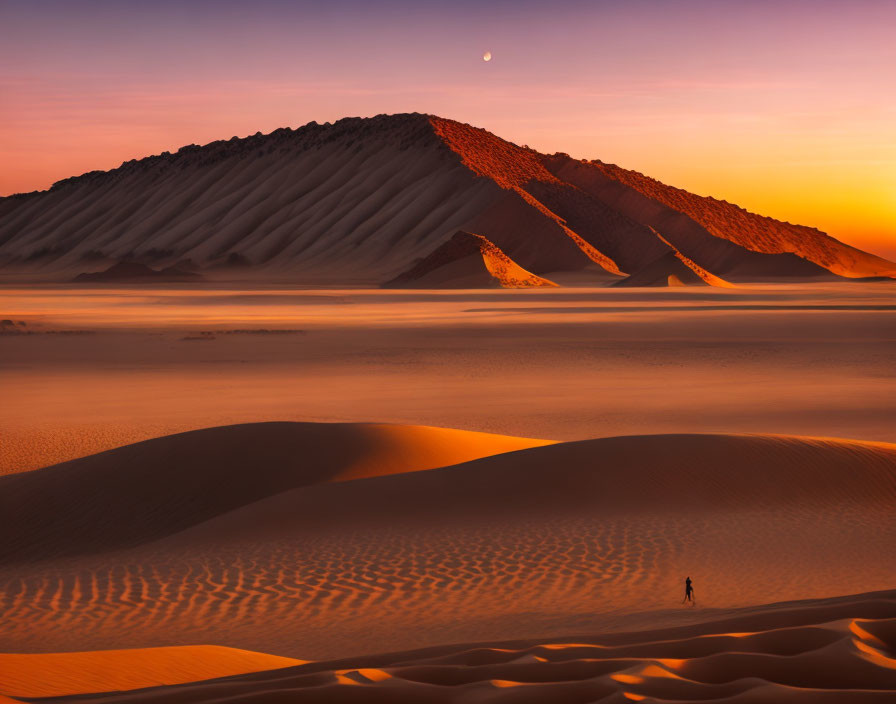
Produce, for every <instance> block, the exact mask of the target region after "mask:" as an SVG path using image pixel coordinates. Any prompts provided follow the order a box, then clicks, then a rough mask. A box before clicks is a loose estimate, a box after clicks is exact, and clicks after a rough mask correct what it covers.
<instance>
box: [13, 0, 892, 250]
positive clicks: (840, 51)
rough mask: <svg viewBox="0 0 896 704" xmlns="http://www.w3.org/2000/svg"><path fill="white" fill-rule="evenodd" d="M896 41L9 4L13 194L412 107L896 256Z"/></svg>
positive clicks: (801, 5)
mask: <svg viewBox="0 0 896 704" xmlns="http://www.w3.org/2000/svg"><path fill="white" fill-rule="evenodd" d="M894 26H896V4H894V3H893V2H891V1H889V0H879V1H875V0H858V1H856V2H850V3H847V2H807V1H806V2H803V1H791V2H780V3H773V2H764V1H757V2H746V1H744V2H737V1H733V0H732V1H730V2H712V1H711V0H686V1H684V2H648V1H638V0H636V1H630V2H621V1H618V2H587V3H586V2H558V3H534V2H525V1H524V2H491V3H487V4H484V3H474V2H468V1H460V2H454V3H450V4H448V5H446V4H444V3H435V2H426V1H423V2H420V1H416V2H411V1H410V0H394V1H391V2H378V3H374V2H345V1H343V0H337V1H335V2H330V3H326V4H324V3H302V2H289V3H288V2H272V1H270V0H268V1H261V2H256V3H251V4H250V3H237V2H228V1H221V2H214V3H212V2H205V1H201V0H200V1H197V2H191V3H176V2H168V1H160V2H155V3H151V4H146V3H137V2H131V1H128V0H125V1H122V2H111V1H102V0H93V1H82V2H77V1H75V2H52V1H47V2H39V3H37V2H24V1H19V2H15V1H10V0H4V1H3V2H2V3H0V63H2V65H3V67H4V71H3V72H2V75H0V96H2V97H0V124H2V125H3V129H2V130H0V162H2V163H3V169H2V171H0V194H3V195H7V194H10V193H15V192H23V191H31V190H36V189H44V188H47V187H49V186H50V184H51V183H53V182H54V181H56V180H59V179H62V178H66V177H68V176H72V175H76V174H80V173H83V172H85V171H90V170H94V169H109V168H112V167H115V166H117V165H118V164H120V163H121V162H122V161H125V160H127V159H132V158H140V157H143V156H146V155H149V154H154V153H159V152H161V151H164V150H171V151H174V150H176V149H177V148H178V147H180V146H182V145H185V144H190V143H197V144H203V143H206V142H209V141H212V140H214V139H221V138H229V137H230V136H232V135H240V136H245V135H248V134H252V133H255V132H256V131H262V132H268V131H271V130H273V129H275V128H277V127H281V126H293V127H295V126H298V125H301V124H304V123H305V122H308V121H310V120H317V121H319V122H324V121H332V120H335V119H338V118H340V117H343V116H346V115H358V116H370V115H375V114H378V113H396V112H404V111H420V112H428V113H434V114H440V115H447V116H450V117H453V118H455V119H458V120H461V121H466V122H470V123H472V124H476V125H479V126H482V127H485V128H487V129H489V130H490V131H492V132H495V133H498V134H500V135H502V136H504V137H506V138H508V139H511V140H513V141H515V142H517V143H520V144H529V145H530V146H532V147H534V148H537V149H539V150H540V151H543V152H554V151H565V152H568V153H570V154H571V155H573V156H576V157H587V158H600V159H602V160H604V161H608V162H614V163H618V164H620V165H622V166H625V167H628V168H633V169H637V170H639V171H642V172H645V173H649V174H651V175H652V176H655V177H656V178H659V179H661V180H663V181H665V182H666V183H670V184H674V185H676V186H679V187H682V188H685V189H687V190H690V191H692V192H696V193H700V194H706V195H713V196H715V197H717V198H722V199H727V200H729V201H732V202H736V203H738V204H739V205H742V206H744V207H746V208H748V209H750V210H752V211H755V212H759V213H762V214H767V215H770V216H773V217H776V218H779V219H782V220H788V221H790V222H799V223H802V224H806V225H810V226H817V227H819V228H820V229H822V230H825V231H827V232H830V233H831V234H832V235H834V236H836V237H838V238H840V239H842V240H845V241H848V242H850V243H851V244H854V245H856V246H859V247H862V248H864V249H868V250H871V251H874V252H876V253H879V254H882V255H884V256H889V257H890V258H893V257H894V256H896V196H894V192H893V183H894V182H896V97H894V92H893V90H892V86H893V85H896V48H894V44H893V42H892V28H893V27H894ZM484 47H488V50H489V51H491V52H492V54H493V55H494V57H495V58H494V59H493V60H492V61H490V62H484V61H483V60H482V56H483V51H484Z"/></svg>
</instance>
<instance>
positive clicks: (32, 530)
mask: <svg viewBox="0 0 896 704" xmlns="http://www.w3.org/2000/svg"><path fill="white" fill-rule="evenodd" d="M546 443H548V441H543V440H530V439H526V438H514V437H508V436H502V435H490V434H487V433H475V432H466V431H459V430H449V429H444V428H427V427H415V426H390V425H375V424H349V423H346V424H341V423H333V424H326V423H252V424H246V425H240V426H229V427H222V428H208V429H205V430H196V431H192V432H187V433H181V434H178V435H171V436H167V437H164V438H157V439H155V440H147V441H145V442H141V443H137V444H134V445H128V446H125V447H122V448H118V449H115V450H109V451H107V452H103V453H100V454H98V455H93V456H90V457H85V458H82V459H78V460H73V461H70V462H66V463H63V464H60V465H56V466H53V467H47V468H45V469H42V470H35V471H32V472H25V473H22V474H16V475H10V476H6V477H2V478H0V533H2V535H3V536H4V538H3V541H2V545H0V560H36V559H46V558H48V557H56V556H60V555H73V554H81V553H85V552H98V551H101V550H108V549H112V548H118V547H127V546H132V545H136V544H139V543H142V542H146V541H148V540H152V539H156V538H159V537H161V536H163V535H167V534H169V533H173V532H177V531H178V530H182V529H183V528H185V527H187V526H189V525H193V524H195V523H199V522H201V521H203V520H206V519H208V518H211V517H212V516H215V515H218V514H220V513H223V512H225V511H228V510H231V509H234V508H237V507H238V506H241V505H243V504H246V503H251V502H253V501H256V500H258V499H261V498H264V497H266V496H270V495H272V494H276V493H278V492H282V491H286V490H288V489H293V488H296V487H300V486H306V485H309V484H314V483H318V482H334V481H335V482H339V481H346V480H350V479H357V478H358V477H370V476H378V475H384V474H391V473H395V472H411V471H417V470H421V469H431V468H433V467H440V466H444V465H447V464H455V463H458V462H464V461H466V460H470V459H474V458H477V457H482V456H484V455H488V454H494V453H502V452H509V451H512V450H517V449H521V448H524V447H532V446H535V445H543V444H546Z"/></svg>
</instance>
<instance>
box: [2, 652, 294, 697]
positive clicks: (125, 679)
mask: <svg viewBox="0 0 896 704" xmlns="http://www.w3.org/2000/svg"><path fill="white" fill-rule="evenodd" d="M302 664H304V663H303V661H302V660H295V659H294V658H282V657H279V656H277V655H267V654H265V653H253V652H250V651H247V650H237V649H236V648H222V647H220V646H214V645H194V646H174V647H169V648H136V649H133V650H105V651H88V652H74V653H38V654H31V653H22V654H20V653H0V694H6V695H9V696H13V697H28V698H33V697H59V696H63V695H71V694H90V693H96V692H114V691H124V690H129V689H144V688H146V687H157V686H159V685H172V684H183V683H185V682H195V681H197V680H208V679H212V678H217V677H227V676H230V675H239V674H243V673H246V672H259V671H261V670H275V669H279V668H284V667H294V666H296V665H302ZM0 701H2V700H0Z"/></svg>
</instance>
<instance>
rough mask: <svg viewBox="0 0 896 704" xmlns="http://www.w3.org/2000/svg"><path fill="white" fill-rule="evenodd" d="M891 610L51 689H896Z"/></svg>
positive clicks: (196, 694) (859, 698) (652, 697)
mask: <svg viewBox="0 0 896 704" xmlns="http://www.w3.org/2000/svg"><path fill="white" fill-rule="evenodd" d="M894 624H896V593H894V592H878V593H869V594H861V595H856V596H850V597H839V598H835V599H827V600H818V601H804V602H790V603H783V604H771V605H768V606H757V607H752V608H749V609H742V610H740V611H738V612H737V613H736V614H735V615H732V616H731V617H729V618H727V619H725V620H724V621H709V622H703V623H699V624H695V625H691V626H687V627H680V628H675V629H667V630H663V631H658V630H654V631H641V632H635V633H619V634H604V635H598V636H594V635H592V636H575V637H574V638H553V639H542V640H521V641H512V642H495V643H478V644H475V645H452V646H445V647H440V648H430V649H426V650H417V651H411V652H401V653H390V654H384V655H375V656H368V657H362V658H351V659H345V660H338V661H331V662H315V663H308V664H305V665H299V666H296V667H290V668H288V669H282V670H276V671H269V672H256V673H251V674H245V675H237V676H234V677H228V678H224V679H218V680H214V681H206V682H195V683H191V684H185V685H181V686H169V687H156V688H152V689H145V690H142V691H135V692H129V693H120V694H110V695H107V696H102V697H98V698H90V697H85V698H77V699H72V700H69V699H61V700H58V701H61V702H65V701H79V702H96V703H97V704H99V703H100V702H106V703H108V704H124V703H125V702H128V703H129V704H175V703H176V702H178V703H180V702H196V703H207V704H212V703H214V702H225V701H226V702H233V703H242V702H259V703H262V704H264V703H266V702H283V701H289V702H395V703H397V704H401V703H404V702H407V703H408V704H410V703H414V704H416V703H417V702H424V701H425V702H444V703H445V704H449V703H459V704H460V703H467V702H469V703H478V702H498V703H504V702H531V703H533V704H534V703H535V702H570V703H582V704H584V703H585V702H593V701H602V702H620V703H621V702H631V701H666V702H717V703H719V704H721V703H723V702H724V703H726V704H748V703H749V704H768V703H770V702H782V703H786V704H791V703H793V704H797V703H798V704H810V703H814V702H822V703H826V702H827V703H833V702H838V703H840V702H843V703H851V702H875V703H877V702H880V703H883V702H890V701H893V699H894V697H896V666H894V665H896V660H894V659H893V658H894V656H896V639H894V637H893V635H894ZM876 631H877V632H886V634H887V635H886V636H885V637H882V636H878V635H875V632H876ZM86 655H87V656H90V655H92V654H86ZM36 657H45V656H36Z"/></svg>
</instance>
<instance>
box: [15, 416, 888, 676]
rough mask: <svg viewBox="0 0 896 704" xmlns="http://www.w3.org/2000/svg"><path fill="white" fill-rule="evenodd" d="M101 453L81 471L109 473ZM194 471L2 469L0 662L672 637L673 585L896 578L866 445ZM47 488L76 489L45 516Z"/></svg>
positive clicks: (704, 588) (745, 442) (657, 447)
mask: <svg viewBox="0 0 896 704" xmlns="http://www.w3.org/2000/svg"><path fill="white" fill-rule="evenodd" d="M284 432H285V433H288V432H289V431H288V426H286V428H285V429H284ZM199 435H200V436H201V435H202V434H201V433H200V434H199ZM168 440H170V439H168V438H166V439H162V440H159V441H156V442H155V444H157V445H161V446H162V447H163V448H164V446H165V445H166V444H168V443H166V441H168ZM297 452H298V453H299V455H301V450H298V451H297ZM117 454H118V453H108V455H104V456H100V459H107V460H111V461H112V463H113V466H118V465H117V464H115V463H114V460H115V457H116V456H117ZM162 455H164V453H162ZM125 466H127V465H125ZM215 469H219V470H221V471H219V472H218V474H217V476H216V479H215V481H216V482H217V484H216V485H215V486H214V487H210V488H209V490H208V491H206V492H204V493H203V494H198V495H195V492H193V491H192V490H189V489H187V490H186V491H184V489H185V486H179V485H178V481H177V478H178V477H179V476H183V473H184V471H185V469H184V467H183V466H182V465H179V464H178V463H177V462H176V461H173V460H172V461H171V462H169V463H168V464H167V465H164V464H159V465H157V468H156V469H155V470H153V467H152V464H151V463H143V464H135V465H133V466H132V471H131V473H130V475H129V476H128V478H127V481H126V482H123V483H121V484H119V485H115V484H113V485H111V486H108V485H107V486H106V487H105V488H103V487H101V486H99V485H98V483H96V482H85V481H83V480H84V479H86V478H88V477H90V476H92V475H91V474H90V471H92V470H91V468H90V466H89V465H88V464H87V460H82V461H78V462H74V463H71V464H70V465H68V466H63V467H61V468H56V469H50V470H41V471H37V472H29V473H25V474H20V475H14V476H10V477H7V478H5V480H4V486H2V487H0V488H4V489H6V491H5V492H4V499H5V500H6V505H5V506H4V512H3V513H4V517H5V520H6V521H7V523H6V528H5V533H6V534H7V536H8V537H7V540H6V545H5V550H6V554H7V557H6V559H5V561H4V562H5V564H4V566H3V567H2V568H0V586H2V594H3V597H2V602H0V605H2V612H3V614H4V629H3V632H2V634H0V650H7V651H10V650H13V651H14V650H24V651H31V650H39V651H52V650H69V649H108V648H132V647H146V646H156V645H176V644H182V643H184V642H185V640H186V641H188V642H190V643H215V644H222V645H223V644H226V645H229V646H232V647H238V648H244V649H249V650H259V651H263V652H270V653H276V654H278V655H286V656H290V657H298V658H302V659H309V658H310V659H321V658H334V657H341V656H345V655H348V654H353V653H357V654H361V653H369V652H376V651H382V650H398V649H404V648H414V647H422V646H426V645H434V644H438V643H448V642H467V641H477V640H485V639H506V638H518V637H525V636H530V635H533V634H535V635H537V634H539V633H545V634H550V633H556V632H569V631H577V630H582V629H586V630H588V629H591V630H600V629H604V630H605V629H609V628H613V629H617V630H618V629H620V628H627V627H633V626H639V625H643V624H644V623H650V624H651V625H652V627H659V626H662V625H671V624H675V623H679V622H681V620H682V619H684V620H685V621H687V620H688V619H691V618H693V616H694V613H693V612H688V611H685V612H681V611H679V610H677V609H676V606H677V605H678V598H679V591H680V582H681V580H682V579H683V576H684V575H686V574H690V575H691V577H692V578H693V579H694V582H695V586H696V589H697V594H698V598H699V602H698V603H700V604H701V607H708V608H713V609H724V608H733V607H739V606H746V605H750V604H756V603H767V602H769V601H775V600H783V599H805V598H817V597H824V596H831V595H836V594H845V593H853V592H858V591H862V590H867V589H883V588H886V587H887V586H889V585H890V583H891V579H892V574H893V570H894V568H896V563H894V557H893V551H892V550H891V549H890V548H891V547H892V545H894V544H896V513H894V511H893V506H894V505H896V446H892V445H886V444H862V443H855V442H845V441H828V440H823V441H822V440H819V441H814V440H801V439H788V438H774V437H755V436H699V435H697V436H655V437H631V438H618V439H605V440H595V441H587V442H580V443H565V444H559V445H550V446H546V447H541V448H532V449H527V450H520V451H517V452H512V453H507V454H501V455H496V456H494V457H491V458H484V459H480V460H475V461H473V462H469V463H464V464H460V465H456V466H453V467H448V468H445V469H437V470H430V471H417V472H409V473H403V474H390V475H388V476H378V477H374V478H370V479H362V480H356V481H348V482H338V483H318V482H313V483H311V484H304V483H303V481H304V480H301V478H294V479H293V480H292V481H293V486H295V482H299V485H298V486H296V488H290V486H289V485H284V486H280V487H277V488H276V490H274V491H272V493H270V494H269V495H268V496H267V497H263V496H262V497H259V496H257V495H256V496H252V495H250V494H249V493H247V492H246V491H245V490H244V489H243V488H242V486H243V484H244V483H245V480H244V478H243V473H244V472H246V471H250V472H252V473H253V481H254V483H255V484H258V485H262V486H273V484H272V477H279V476H282V471H283V470H282V468H281V467H278V466H275V465H274V464H273V463H271V462H268V463H265V464H264V465H262V466H259V467H256V468H252V469H250V468H249V467H248V466H247V467H242V466H240V463H238V462H237V463H234V464H233V465H230V466H223V467H221V466H219V464H218V463H216V462H215V463H213V464H212V466H211V467H204V466H202V464H201V462H197V463H194V464H193V465H192V466H191V468H190V471H191V472H193V473H194V474H195V475H197V476H202V475H204V474H206V473H208V472H209V471H211V470H215ZM64 470H68V471H64ZM79 470H82V471H79ZM138 470H140V471H138ZM42 475H45V476H42ZM48 485H49V486H50V487H52V488H53V489H55V490H58V491H59V492H61V494H60V495H64V496H66V497H67V498H70V497H71V496H78V494H76V493H75V492H77V491H79V488H78V487H79V485H80V486H81V487H82V488H81V489H80V491H81V492H82V493H81V494H80V499H79V500H78V501H77V502H76V503H75V504H74V505H73V506H74V508H71V507H69V506H68V505H66V506H65V507H63V508H62V513H61V514H60V515H58V516H52V515H51V514H50V511H51V508H52V507H53V506H54V502H56V501H58V500H59V499H57V498H54V496H53V495H52V494H48V491H49V488H48ZM88 487H89V488H88ZM154 487H155V488H154ZM158 487H161V490H158ZM84 492H87V493H84ZM222 492H223V493H222ZM57 496H58V495H57ZM228 497H230V498H229V500H228V501H225V499H227V498H228ZM112 505H118V506H122V507H123V511H122V512H121V513H119V514H116V513H115V512H114V511H112V512H110V509H109V508H108V507H109V506H112ZM66 511H68V512H69V513H66ZM130 514H133V515H134V516H136V517H138V518H135V519H133V520H130V521H129V520H127V519H126V518H122V516H127V515H130ZM35 515H42V516H44V517H45V521H44V523H43V524H42V528H41V530H42V533H41V534H40V535H39V536H37V537H35V536H34V534H33V533H34V530H33V529H32V526H34V525H35V522H34V516H35ZM110 516H111V517H112V518H110ZM116 524H122V525H123V527H124V528H123V529H124V530H125V532H123V533H122V532H119V534H116V533H114V529H115V525H116ZM125 524H126V525H125ZM98 531H100V532H102V531H107V532H109V533H110V535H109V536H108V537H105V538H103V537H97V535H98ZM73 533H74V537H73ZM53 556H57V559H53V560H50V558H51V557H53ZM642 612H653V613H650V614H649V615H647V616H645V615H643V613H642Z"/></svg>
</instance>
